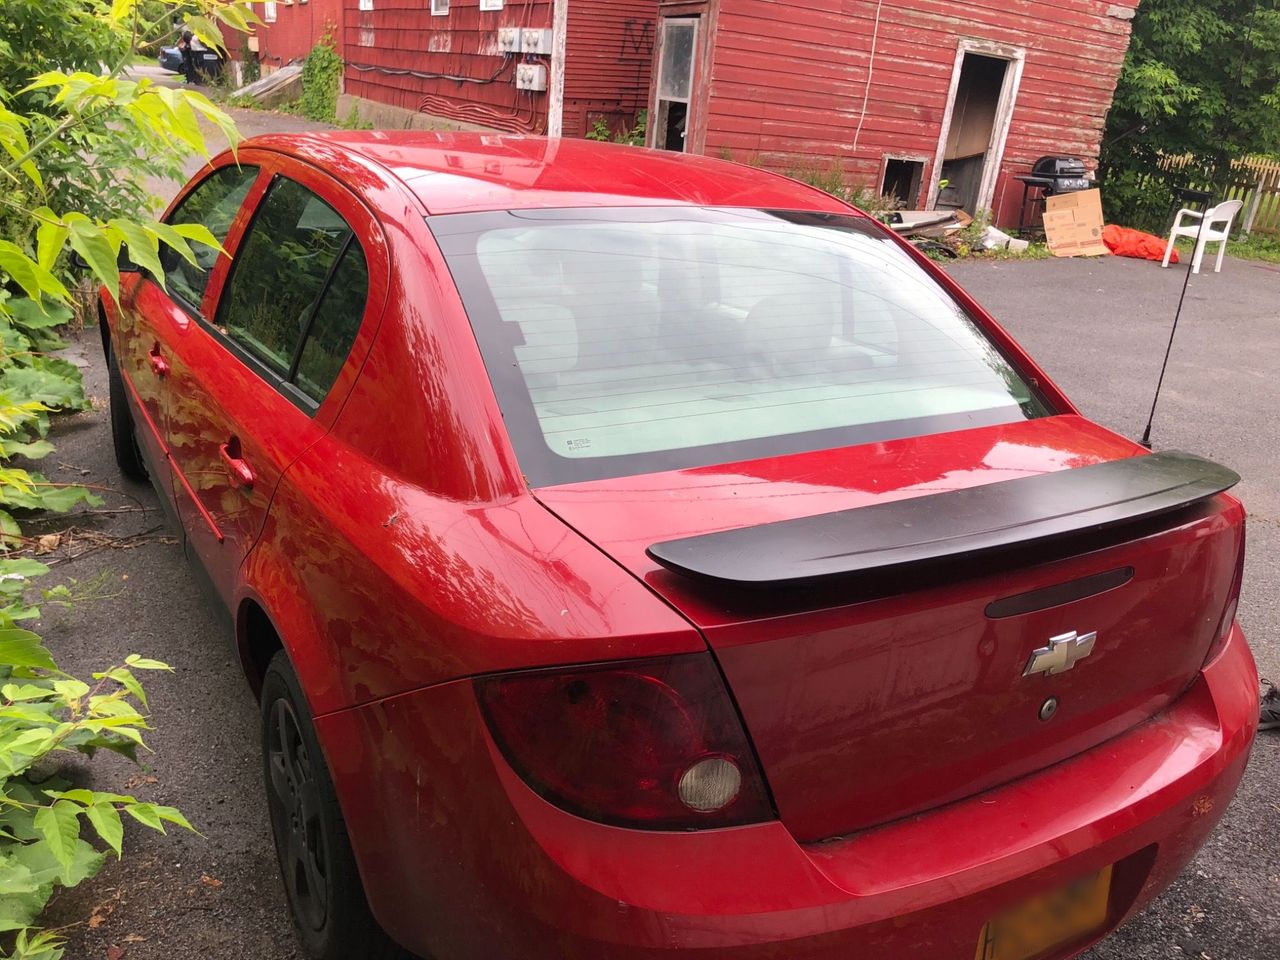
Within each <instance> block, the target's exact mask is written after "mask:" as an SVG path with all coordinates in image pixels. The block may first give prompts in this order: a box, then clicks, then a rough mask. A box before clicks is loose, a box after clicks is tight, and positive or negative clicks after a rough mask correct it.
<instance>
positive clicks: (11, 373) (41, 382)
mask: <svg viewBox="0 0 1280 960" xmlns="http://www.w3.org/2000/svg"><path fill="white" fill-rule="evenodd" d="M0 390H4V391H5V392H7V393H8V394H9V395H10V396H12V397H13V398H14V399H15V400H22V401H34V402H36V403H40V404H43V405H45V406H46V407H49V408H54V409H63V410H82V409H84V407H85V405H86V404H87V402H88V401H87V400H86V398H85V395H84V384H83V383H82V382H81V379H80V372H79V370H77V369H76V367H75V365H74V364H71V363H68V362H67V361H66V360H63V359H61V358H60V357H32V358H31V359H30V363H28V364H27V365H25V366H12V367H9V368H8V369H4V370H0Z"/></svg>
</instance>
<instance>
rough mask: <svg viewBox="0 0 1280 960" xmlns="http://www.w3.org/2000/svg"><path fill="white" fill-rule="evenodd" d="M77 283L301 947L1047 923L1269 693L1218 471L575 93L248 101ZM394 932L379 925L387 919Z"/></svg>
mask: <svg viewBox="0 0 1280 960" xmlns="http://www.w3.org/2000/svg"><path fill="white" fill-rule="evenodd" d="M167 219H168V221H169V222H170V223H172V224H175V225H181V224H184V223H197V224H202V225H204V226H206V227H208V228H209V229H210V230H211V231H212V232H213V233H214V234H215V235H216V236H217V237H218V238H219V239H220V240H221V242H222V244H223V247H224V249H225V252H224V253H216V252H215V251H212V250H208V249H203V250H202V251H201V252H200V253H199V254H198V255H197V256H195V257H194V258H192V259H190V260H188V259H183V258H182V257H181V256H178V255H176V254H174V253H173V252H172V251H170V252H167V253H166V254H165V256H164V258H163V276H155V275H149V274H146V273H144V272H141V271H139V270H138V269H137V268H126V269H128V271H129V272H128V273H127V274H126V276H125V278H124V280H123V282H122V286H121V292H120V296H119V300H118V303H117V302H114V301H111V300H109V299H108V300H107V301H106V302H104V304H103V338H104V346H105V348H106V350H107V356H108V360H109V366H110V375H111V414H112V425H113V427H114V439H115V446H116V452H117V456H118V459H119V463H120V466H121V468H122V470H123V471H124V472H125V473H126V474H128V475H130V476H133V477H139V478H140V477H143V476H149V477H150V479H151V481H152V482H153V483H154V484H155V486H156V488H157V489H158V490H159V492H160V495H161V497H162V498H163V501H164V503H165V504H166V506H167V507H169V508H171V511H172V514H173V519H174V522H175V523H176V524H177V525H178V526H179V528H180V529H181V530H182V532H183V535H184V538H185V543H186V549H187V553H188V555H189V557H190V558H191V560H192V561H193V563H194V565H195V566H196V567H197V568H198V570H200V571H201V572H202V573H203V574H204V575H205V577H204V578H205V580H206V581H207V583H208V586H209V588H210V591H211V593H212V595H213V596H214V597H215V598H216V600H217V602H218V604H219V606H220V608H221V609H223V610H225V611H226V612H227V614H228V631H229V634H230V635H231V636H233V637H234V642H235V645H236V647H237V649H238V651H239V655H240V661H241V663H242V664H243V666H244V671H245V674H246V675H247V677H248V680H249V682H250V683H251V684H252V685H253V687H254V689H255V690H256V691H257V692H258V693H259V694H260V697H261V702H262V718H263V722H262V737H263V758H264V767H265V778H266V790H267V796H268V798H269V807H270V811H271V818H272V825H273V827H274V830H275V837H276V847H277V850H278V853H279V857H280V869H281V873H282V875H283V879H284V883H285V886H286V887H287V890H288V895H289V901H290V903H291V905H292V908H293V912H294V916H295V919H296V922H297V926H298V929H299V931H300V936H301V940H302V943H303V944H304V948H305V950H306V953H307V955H308V956H310V957H313V958H338V957H341V958H347V960H349V958H356V957H376V956H383V955H384V954H385V953H387V952H389V951H391V950H393V949H395V948H394V947H393V944H399V945H402V946H403V947H405V948H408V949H409V950H412V951H413V952H415V953H417V954H421V955H423V956H431V957H433V958H435V960H462V958H477V960H478V958H485V960H491V958H511V960H517V958H518V960H540V958H547V960H551V958H583V960H638V958H659V957H671V958H674V957H677V956H685V955H688V956H691V957H692V956H696V957H699V958H704V960H711V958H724V960H756V958H766V957H767V958H785V960H818V958H823V960H828V958H829V960H849V958H851V957H865V958H890V960H912V958H929V960H940V958H958V960H970V958H973V957H975V956H976V957H978V958H980V960H1032V958H1035V960H1043V958H1050V957H1052V958H1058V957H1067V956H1072V955H1074V954H1075V953H1077V952H1079V951H1080V950H1081V949H1083V948H1084V947H1085V946H1086V945H1087V944H1089V943H1091V942H1093V941H1095V940H1097V939H1098V938H1099V937H1101V936H1103V935H1104V934H1105V933H1106V932H1107V931H1109V930H1111V929H1112V928H1114V927H1115V926H1116V925H1117V924H1118V923H1120V922H1121V921H1122V920H1123V919H1124V918H1125V917H1126V916H1128V915H1129V914H1131V913H1133V912H1134V911H1136V910H1138V909H1140V908H1141V907H1142V906H1143V904H1145V903H1146V902H1147V901H1148V900H1150V899H1151V898H1152V897H1153V896H1154V895H1156V894H1157V893H1159V892H1160V891H1161V890H1162V889H1163V888H1164V887H1165V886H1166V885H1167V884H1168V883H1169V882H1170V881H1171V880H1172V879H1173V877H1174V876H1175V875H1176V874H1177V873H1178V871H1179V870H1181V869H1182V868H1183V866H1184V865H1185V864H1186V863H1187V861H1188V859H1189V858H1190V857H1191V856H1192V855H1193V854H1194V853H1195V851H1196V849H1197V848H1198V847H1199V846H1200V844H1201V843H1202V842H1203V841H1204V839H1205V837H1206V836H1207V835H1208V833H1209V831H1210V830H1211V829H1212V828H1213V826H1214V824H1215V823H1217V821H1218V819H1219V817H1221V815H1222V813H1223V811H1224V809H1225V808H1226V806H1227V804H1228V802H1229V801H1230V799H1231V796H1232V794H1233V792H1234V791H1235V789H1236V785H1237V783H1238V781H1239V779H1240V776H1241V773H1242V771H1243V769H1244V765H1245V761H1246V759H1247V757H1248V754H1249V748H1250V744H1251V741H1252V735H1253V733H1252V731H1253V726H1254V722H1255V720H1256V699H1255V697H1256V690H1257V688H1256V676H1255V670H1254V664H1253V660H1252V658H1251V656H1250V653H1249V650H1248V647H1247V646H1246V643H1245V640H1244V637H1243V636H1242V635H1241V633H1240V630H1239V628H1238V626H1237V625H1236V623H1235V610H1236V601H1237V596H1238V593H1239V589H1240V577H1241V565H1242V562H1243V555H1244V511H1243V509H1242V508H1241V505H1240V504H1239V502H1238V501H1237V500H1235V499H1234V498H1233V497H1232V496H1231V495H1230V494H1229V493H1227V492H1226V491H1227V490H1228V489H1229V488H1230V487H1231V486H1232V485H1233V484H1234V483H1235V482H1236V481H1237V480H1238V479H1239V478H1238V477H1237V476H1236V475H1235V474H1233V473H1232V472H1231V471H1230V470H1228V469H1226V468H1224V467H1221V466H1219V465H1217V464H1215V463H1212V462H1210V461H1207V460H1203V459H1201V458H1199V457H1195V456H1192V455H1189V454H1181V453H1173V452H1163V453H1158V454H1149V453H1148V452H1147V451H1145V450H1144V449H1142V448H1141V447H1139V446H1138V445H1136V444H1134V443H1133V442H1131V441H1129V440H1126V439H1124V438H1123V437H1120V436H1118V435H1116V434H1115V433H1112V432H1111V431H1109V430H1106V429H1104V428H1103V427H1100V426H1098V425H1097V424H1094V423H1091V422H1090V421H1088V420H1086V419H1085V418H1084V417H1082V416H1081V415H1080V414H1079V412H1078V411H1077V410H1076V408H1075V407H1074V406H1072V404H1071V402H1070V401H1069V400H1068V399H1067V398H1066V397H1065V396H1063V395H1062V393H1061V392H1060V391H1059V390H1058V389H1057V388H1056V387H1055V386H1054V385H1053V383H1052V382H1050V380H1049V379H1048V378H1047V377H1046V376H1045V375H1044V373H1043V372H1042V371H1041V370H1040V369H1039V368H1038V367H1037V366H1036V365H1035V364H1034V363H1033V362H1032V361H1031V360H1030V359H1028V358H1027V356H1026V355H1025V354H1024V353H1023V352H1022V351H1021V350H1020V349H1019V348H1018V347H1017V345H1016V344H1015V343H1014V342H1013V341H1012V340H1011V339H1010V338H1009V336H1008V334H1006V333H1005V332H1004V331H1003V330H1002V329H1001V328H1000V327H999V326H998V325H997V324H996V323H995V322H994V321H993V320H992V319H991V317H990V316H988V315H987V314H986V313H985V312H984V311H983V310H982V308H981V307H979V306H978V305H977V304H976V303H974V302H973V301H972V300H971V299H970V298H969V297H968V296H966V295H965V293H964V292H963V291H962V290H961V289H959V288H958V287H957V286H956V284H955V283H954V282H952V281H951V280H950V279H949V278H948V277H947V276H946V275H945V274H943V273H942V272H941V271H939V270H938V269H936V268H935V267H934V266H933V265H932V264H930V263H929V262H928V261H926V260H924V259H923V258H921V257H920V256H918V255H917V254H916V253H915V252H914V251H913V250H912V249H910V248H909V247H908V246H906V245H905V244H903V243H902V242H901V241H900V240H898V239H897V238H896V237H894V236H893V235H892V234H891V233H890V232H889V231H887V230H885V229H884V228H882V227H881V226H880V225H878V224H877V223H875V222H874V221H872V220H871V219H869V218H867V217H866V216H864V215H862V214H861V213H859V212H857V211H855V210H853V209H851V208H849V207H847V206H845V205H843V204H842V203H840V202H839V201H837V200H835V199H833V198H831V197H830V196H827V195H826V194H824V193H821V192H819V191H817V190H815V189H812V188H810V187H807V186H804V185H802V184H799V183H796V182H794V181H791V180H787V179H784V178H781V177H776V176H772V175H769V174H765V173H762V172H760V171H757V170H753V169H748V168H745V167H741V166H736V165H732V164H727V163H723V162H717V161H713V160H707V159H698V158H690V157H678V156H673V155H669V154H657V153H649V152H645V151H636V150H630V149H626V148H620V147H613V146H607V145H599V144H589V143H586V142H577V141H556V140H540V139H521V138H509V137H502V136H479V135H476V136H472V135H453V134H418V133H401V134H389V133H342V134H332V135H300V136H288V137H285V136H272V137H262V138H257V139H254V140H250V141H248V142H246V143H245V144H244V145H243V146H242V147H241V149H240V151H239V154H238V156H236V157H232V156H231V155H229V154H227V155H223V156H221V157H219V158H218V159H216V160H215V161H214V162H213V164H212V168H211V169H206V170H205V171H203V172H202V173H201V174H200V175H199V176H198V177H197V178H196V179H195V180H194V181H192V183H191V184H189V185H188V186H187V187H186V188H185V189H184V190H183V191H182V193H181V194H180V195H179V196H178V198H177V199H176V200H175V201H174V203H173V205H172V206H171V207H170V209H169V212H168V214H167ZM384 931H385V935H384V933H383V932H384Z"/></svg>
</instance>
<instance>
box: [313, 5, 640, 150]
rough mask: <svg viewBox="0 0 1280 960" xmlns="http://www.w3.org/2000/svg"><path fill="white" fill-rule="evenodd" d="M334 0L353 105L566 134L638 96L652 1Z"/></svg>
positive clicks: (614, 113) (635, 108)
mask: <svg viewBox="0 0 1280 960" xmlns="http://www.w3.org/2000/svg"><path fill="white" fill-rule="evenodd" d="M313 2H314V0H313ZM342 2H343V3H344V20H343V26H344V30H343V38H344V42H345V48H346V60H347V69H346V74H345V86H346V92H347V93H348V94H350V95H353V96H356V97H360V98H362V99H364V100H371V101H375V102H377V103H381V104H385V105H389V106H392V107H397V108H400V109H402V110H407V111H411V112H414V113H425V114H429V115H431V116H433V117H442V118H446V119H449V120H453V121H458V122H463V123H472V124H478V125H481V126H485V127H492V128H495V129H499V130H509V131H518V132H533V133H550V134H552V135H559V134H562V133H563V134H564V135H566V136H582V135H583V134H585V133H587V132H588V131H589V130H590V129H591V128H592V126H593V125H594V123H595V121H596V120H597V119H604V120H605V121H606V122H607V123H609V124H610V125H611V126H613V127H618V126H622V125H626V124H628V123H630V122H632V121H633V120H634V119H635V117H636V115H637V114H638V113H639V112H640V111H641V110H643V109H644V107H645V104H646V102H647V100H648V96H649V73H650V65H651V63H652V58H653V29H654V21H655V19H656V16H657V8H658V3H657V0H505V2H504V0H342Z"/></svg>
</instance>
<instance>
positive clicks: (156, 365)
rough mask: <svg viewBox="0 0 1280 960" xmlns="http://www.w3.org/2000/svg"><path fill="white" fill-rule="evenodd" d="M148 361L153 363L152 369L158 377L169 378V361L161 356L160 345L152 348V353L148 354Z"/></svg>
mask: <svg viewBox="0 0 1280 960" xmlns="http://www.w3.org/2000/svg"><path fill="white" fill-rule="evenodd" d="M147 359H148V360H150V361H151V369H152V370H154V371H155V374H156V376H157V377H167V376H168V375H169V361H168V360H166V359H165V358H164V357H162V356H160V344H159V343H157V344H156V345H155V346H154V347H152V348H151V351H150V352H149V353H148V354H147Z"/></svg>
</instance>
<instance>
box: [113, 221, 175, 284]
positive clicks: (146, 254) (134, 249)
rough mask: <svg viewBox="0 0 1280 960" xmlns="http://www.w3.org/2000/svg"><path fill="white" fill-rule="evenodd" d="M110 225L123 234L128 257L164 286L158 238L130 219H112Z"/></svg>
mask: <svg viewBox="0 0 1280 960" xmlns="http://www.w3.org/2000/svg"><path fill="white" fill-rule="evenodd" d="M111 225H112V226H113V227H115V228H116V229H117V230H119V231H120V233H121V234H123V235H124V242H125V246H126V247H128V248H129V259H131V260H132V261H133V262H134V263H136V264H137V265H138V266H140V267H142V269H144V270H146V271H147V272H148V273H149V274H151V276H153V277H155V279H156V280H157V281H158V282H159V283H160V286H161V287H163V286H164V269H163V268H162V267H161V266H160V240H159V238H157V237H156V235H155V234H154V233H148V232H147V230H146V229H145V228H144V227H143V226H142V225H141V224H138V223H133V222H132V221H130V220H112V221H111Z"/></svg>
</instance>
